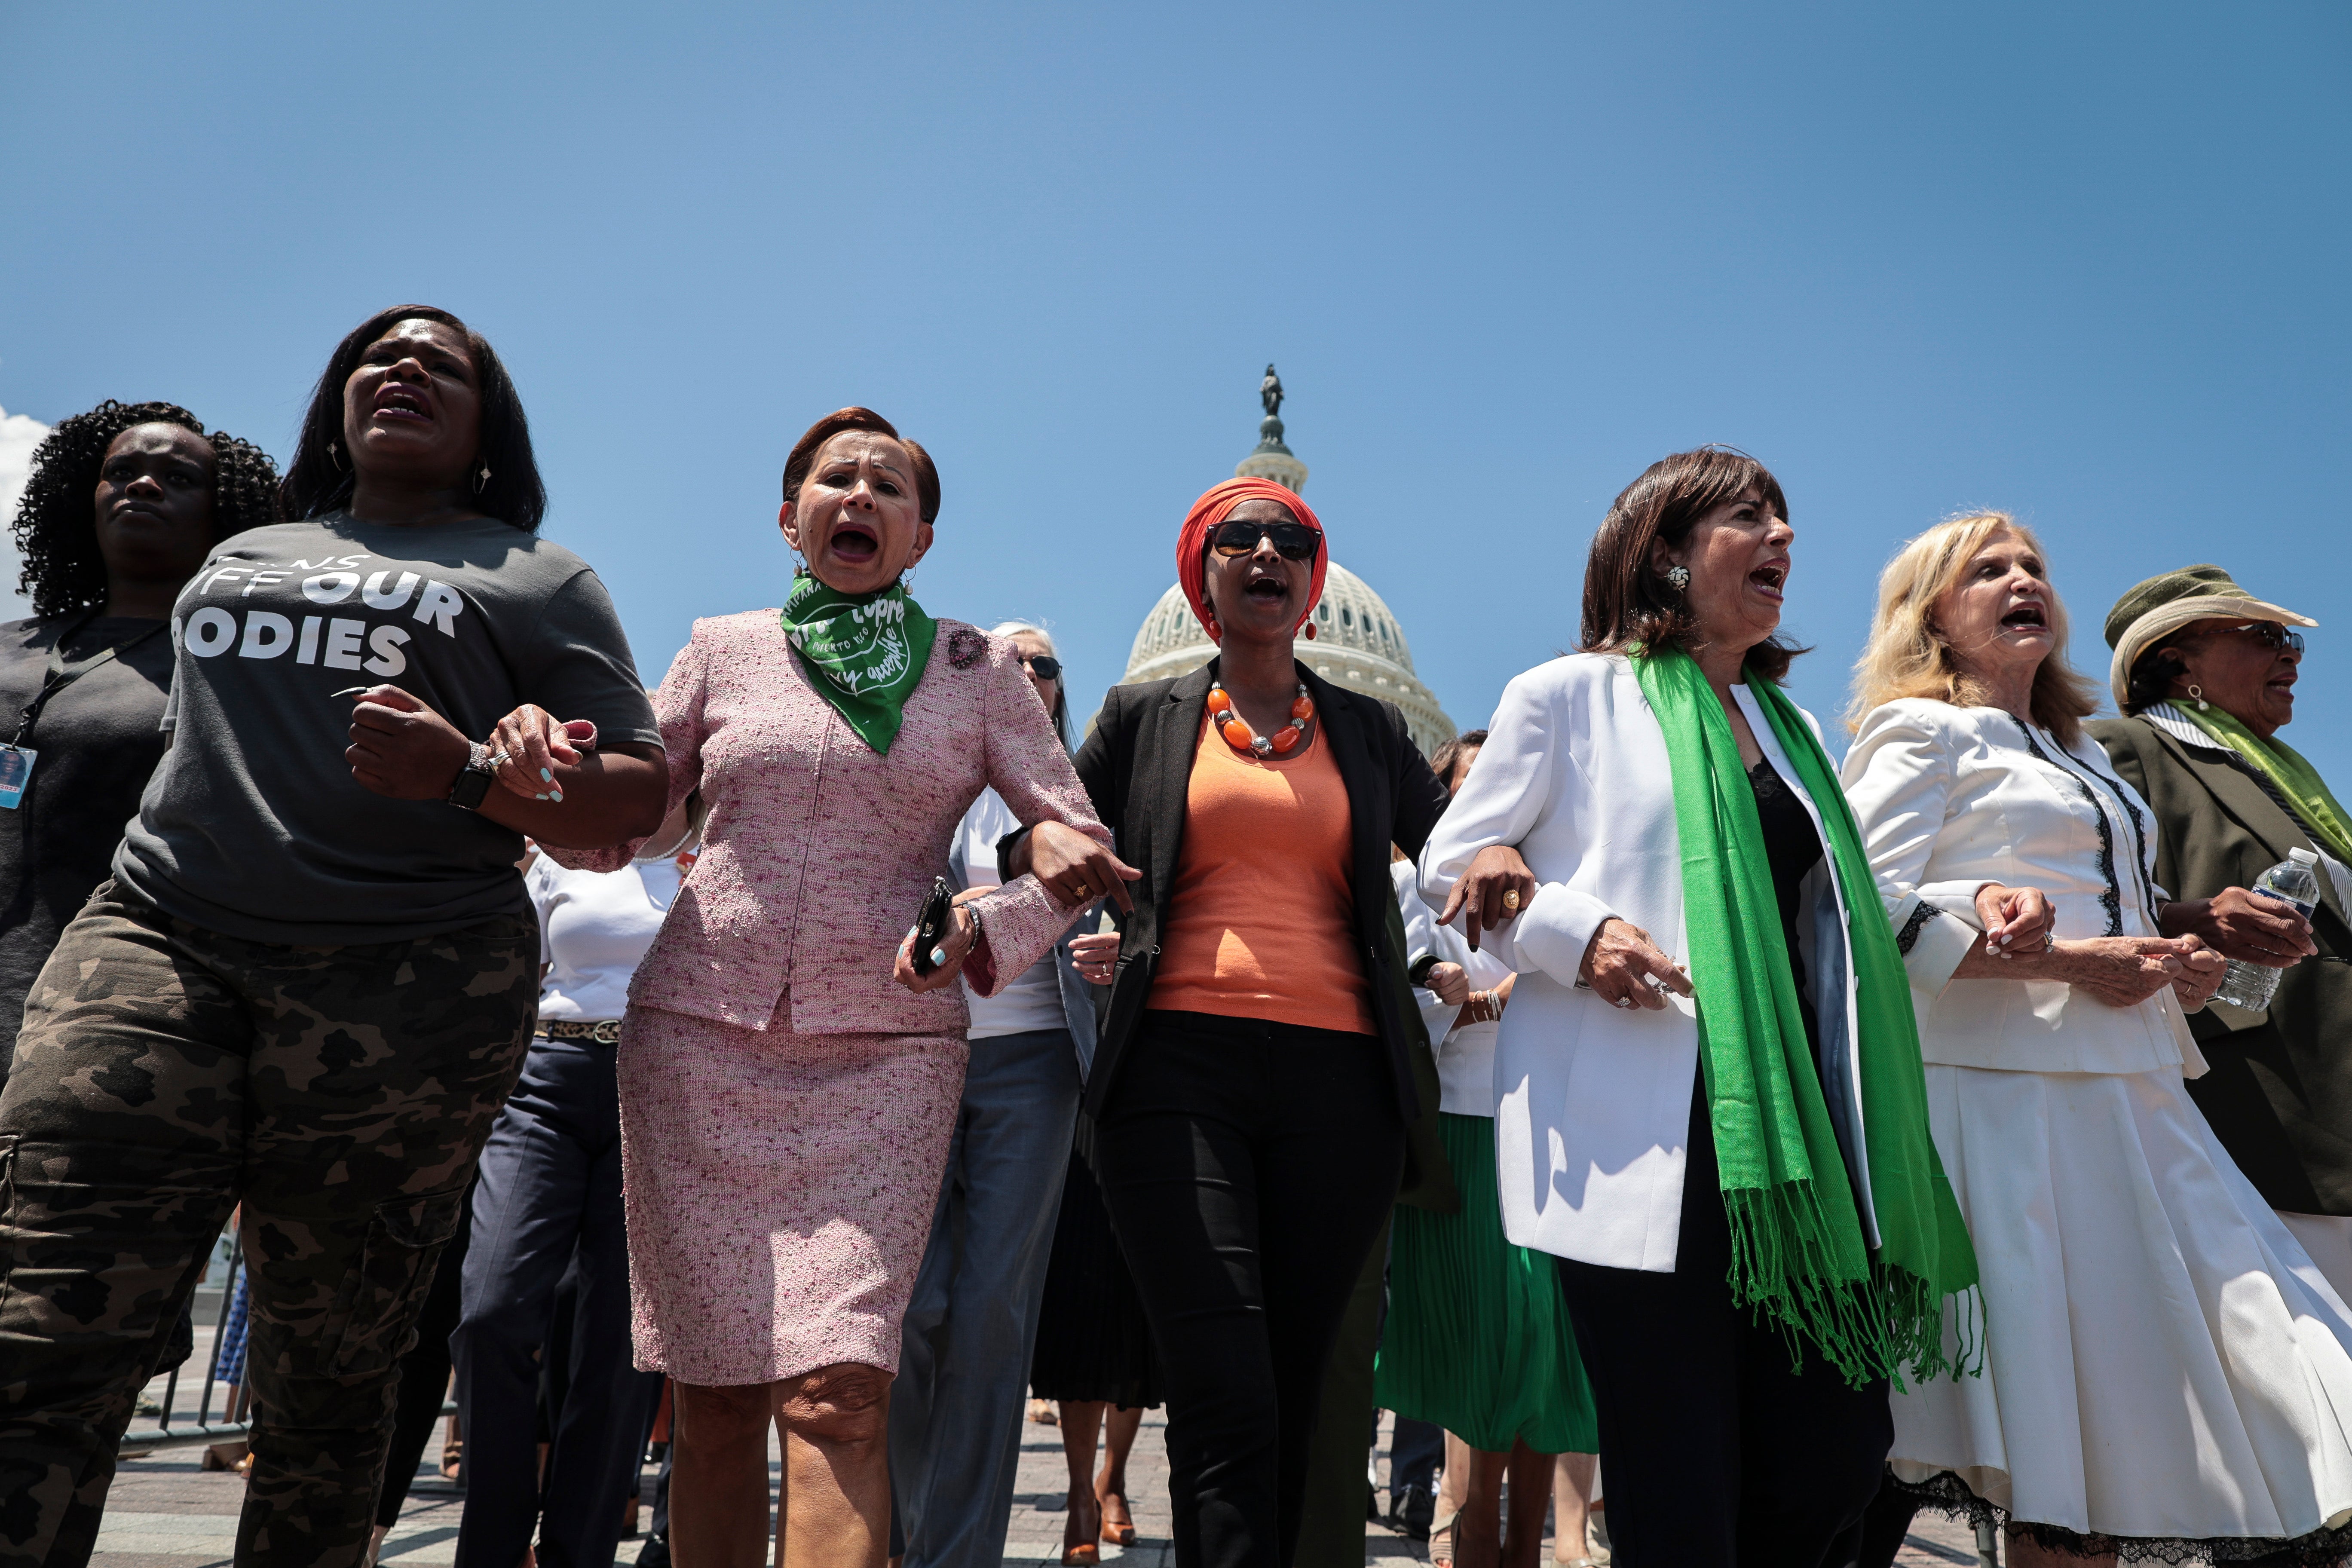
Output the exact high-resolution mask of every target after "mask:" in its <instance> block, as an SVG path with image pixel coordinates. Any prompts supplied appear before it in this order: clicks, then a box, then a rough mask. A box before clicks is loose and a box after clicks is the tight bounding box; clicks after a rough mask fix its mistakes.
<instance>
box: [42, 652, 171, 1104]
mask: <svg viewBox="0 0 2352 1568" xmlns="http://www.w3.org/2000/svg"><path fill="white" fill-rule="evenodd" d="M78 620H82V616H81V613H80V612H76V613H75V614H74V615H70V616H50V617H48V618H47V619H37V620H27V621H10V622H8V623H6V624H5V625H0V741H5V740H6V739H7V738H8V737H9V736H11V735H13V734H15V733H16V723H17V719H18V717H19V716H20V715H21V714H22V713H23V712H24V711H25V709H26V707H27V706H28V705H29V704H30V703H31V702H32V700H34V698H35V697H37V695H39V693H40V690H41V688H42V687H43V686H44V685H46V684H47V680H48V663H49V651H50V649H52V648H53V647H56V646H57V643H58V634H59V633H61V632H66V631H68V629H69V628H72V631H71V635H70V636H69V637H67V638H66V643H65V664H66V668H67V670H68V672H70V671H72V670H73V669H75V668H79V667H81V666H82V665H84V664H85V663H87V662H88V660H89V659H90V658H92V657H94V656H96V655H98V654H100V653H102V652H104V651H105V650H106V649H107V648H110V647H114V648H119V649H121V651H120V652H118V653H117V654H116V656H115V657H114V658H110V659H108V660H107V661H106V662H105V663H103V664H100V665H98V666H96V667H95V668H91V669H90V670H89V673H87V674H85V675H81V676H78V677H76V678H75V679H74V680H73V681H72V682H71V683H70V684H69V685H66V686H63V687H60V688H59V689H58V690H57V692H56V693H55V694H54V695H53V696H52V697H51V698H50V699H49V700H48V702H47V704H45V705H44V706H43V708H42V710H41V714H40V717H39V719H38V720H37V721H36V722H35V723H34V725H33V727H32V729H31V730H30V731H28V732H27V733H26V735H25V737H24V741H23V742H22V743H23V744H24V746H25V747H26V750H28V751H31V752H34V753H36V757H35V761H34V763H33V771H32V773H31V774H30V776H29V777H28V778H27V779H26V785H25V794H24V797H23V799H22V800H21V801H20V802H19V803H18V805H17V806H16V810H14V811H0V1079H5V1077H6V1074H7V1058H8V1053H9V1052H10V1050H12V1049H13V1048H14V1047H15V1045H16V1028H17V1026H18V1024H20V1023H21V1022H22V1021H23V1018H24V1011H25V994H26V992H27V991H29V990H30V989H31V988H32V984H33V978H34V976H35V975H37V974H38V973H40V970H41V965H42V963H44V962H45V961H46V960H47V958H48V956H49V950H50V949H51V948H53V947H55V946H57V943H58V932H60V931H64V930H65V927H66V922H67V921H70V920H71V919H73V917H74V914H75V912H76V911H77V910H79V909H80V908H81V907H82V905H83V904H84V903H86V902H88V901H89V895H90V890H91V889H94V888H96V887H97V886H98V885H99V884H100V882H103V881H105V880H106V879H107V875H108V867H109V865H110V862H111V861H112V860H113V858H114V847H115V846H116V845H117V844H119V843H121V839H122V829H123V826H124V825H125V824H127V823H128V822H129V821H130V820H131V817H132V816H135V815H136V814H137V813H138V810H139V792H140V791H141V790H142V789H144V788H145V787H146V784H147V776H148V775H149V774H150V773H153V772H154V771H155V764H156V763H157V762H158V761H160V760H161V759H162V757H163V730H162V729H161V728H160V726H161V724H162V723H163V700H164V697H165V696H166V694H167V693H168V692H169V691H170V690H171V686H172V639H171V637H169V636H168V635H166V634H165V633H164V631H163V622H161V621H150V620H131V619H128V618H124V617H120V616H108V617H106V618H103V619H98V620H84V621H82V624H81V625H80V626H79V628H75V627H74V623H75V622H76V621H78ZM149 633H152V634H153V635H152V636H146V635H144V634H149ZM126 645H127V646H126Z"/></svg>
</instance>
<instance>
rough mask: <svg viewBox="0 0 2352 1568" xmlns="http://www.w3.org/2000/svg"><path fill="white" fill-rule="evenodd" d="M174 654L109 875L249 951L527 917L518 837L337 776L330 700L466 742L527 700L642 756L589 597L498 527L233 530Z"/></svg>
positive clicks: (635, 703)
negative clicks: (444, 730) (159, 740)
mask: <svg viewBox="0 0 2352 1568" xmlns="http://www.w3.org/2000/svg"><path fill="white" fill-rule="evenodd" d="M172 637H173V641H174V642H175V643H176V644H177V645H178V648H179V655H178V663H177V666H176V670H175V674H174V677H173V687H172V696H171V705H170V709H169V710H168V712H167V713H166V715H165V717H164V725H165V727H166V728H168V729H170V730H171V731H173V738H172V746H171V750H170V751H168V752H165V753H164V755H163V765H162V766H161V767H159V768H157V769H156V770H155V774H154V777H153V778H152V780H151V781H150V782H149V784H148V785H147V793H146V795H144V796H143V797H142V799H141V801H140V804H139V816H138V818H137V819H136V820H135V821H134V822H132V823H131V827H130V831H129V833H128V835H127V836H126V837H124V839H123V842H122V847H121V850H120V851H119V852H118V853H117V855H116V857H115V861H114V871H115V875H116V876H117V877H119V878H121V879H122V881H123V882H124V883H125V884H127V885H128V886H129V888H130V889H131V890H132V891H134V892H135V893H137V894H138V895H139V896H140V897H142V898H144V899H146V900H150V901H151V902H152V903H153V904H154V905H155V906H156V907H157V908H158V909H160V910H163V912H164V913H166V914H170V915H176V916H178V917H179V918H180V919H182V920H185V921H193V922H194V923H195V924H198V925H201V926H204V927H205V928H206V929H208V930H211V931H219V932H222V933H223V934H225V935H228V936H235V937H243V938H246V939H247V940H249V941H254V942H282V943H288V944H293V945H303V946H310V945H319V946H341V945H342V944H345V943H351V942H401V941H405V940H408V939H410V938H413V937H420V936H430V935H433V934H434V933H436V932H438V931H451V930H454V929H456V928H457V927H459V926H465V925H470V924H472V923H474V922H476V921H483V920H488V919H489V918H490V917H491V916H493V915H500V914H510V913H516V912H519V911H520V910H523V909H525V908H527V907H528V905H529V900H528V899H527V898H526V897H525V895H524V891H523V884H522V878H521V877H520V874H518V873H517V872H516V870H515V868H514V862H515V861H516V859H517V858H520V856H521V854H522V836H521V835H520V834H518V833H516V832H514V831H513V830H512V829H510V828H506V827H501V826H499V825H498V824H497V823H495V822H492V821H491V820H490V819H489V818H488V817H487V816H478V815H476V814H475V813H473V812H470V811H467V810H465V809H464V808H463V807H460V806H455V805H449V804H448V803H446V801H438V800H393V799H389V798H387V797H386V796H383V795H377V794H375V793H374V792H373V791H372V790H369V789H368V788H366V787H365V786H364V785H362V784H360V783H359V782H358V781H357V780H355V779H353V778H352V773H351V764H350V763H348V762H346V761H345V760H344V757H343V752H344V749H345V748H346V747H348V746H349V745H350V744H351V735H350V730H351V714H352V702H351V700H350V699H349V698H347V697H337V696H335V695H334V693H335V692H337V691H340V690H343V689H347V688H350V687H354V686H373V685H375V684H377V683H379V682H386V683H389V684H391V685H394V686H397V687H400V688H401V689H404V690H405V691H407V692H409V693H410V694H411V695H413V696H415V698H417V699H418V700H420V701H422V702H423V703H425V706H426V707H428V708H431V709H432V710H434V711H435V712H436V713H438V714H440V715H441V716H442V717H443V718H445V719H446V720H448V721H450V722H451V723H452V724H454V725H456V726H457V728H458V729H459V730H460V731H464V732H465V733H466V734H467V736H469V737H471V738H472V739H474V740H477V741H483V740H488V738H489V736H490V731H491V728H492V727H493V726H494V725H495V724H497V722H498V721H499V719H500V718H502V717H503V716H504V715H505V714H506V713H507V712H508V711H509V710H511V709H513V708H514V707H515V706H516V705H517V704H519V703H522V702H536V703H538V704H539V705H540V706H541V707H542V708H545V709H547V710H550V711H551V712H552V713H554V715H555V716H556V717H557V718H559V719H566V720H569V719H588V720H593V721H594V722H595V725H596V728H597V731H598V743H599V744H600V745H605V746H611V745H617V744H620V743H622V742H632V741H635V742H650V743H652V744H654V745H659V744H660V743H661V732H660V731H659V730H658V729H656V727H655V724H654V716H653V707H652V704H650V703H649V702H648V701H647V700H646V693H645V688H644V687H643V685H642V684H641V683H640V682H639V681H638V679H637V672H636V668H635V664H634V663H633V662H632V661H631V659H630V658H629V645H628V640H627V638H626V637H624V636H623V635H622V632H621V623H620V617H619V616H617V615H615V614H614V609H613V601H612V599H611V598H610V597H609V596H608V595H606V594H605V592H604V584H602V583H600V582H598V581H597V579H596V574H595V573H593V572H592V571H591V570H589V568H588V565H587V563H585V562H583V561H582V560H581V559H580V558H579V557H578V556H577V555H574V554H572V552H570V551H569V550H566V549H564V548H563V547H562V545H560V544H551V543H549V542H547V541H546V540H544V539H541V538H538V537H536V536H535V535H532V534H528V533H524V532H522V531H520V530H518V529H513V528H509V527H508V526H507V525H506V524H505V523H502V522H497V521H489V520H484V521H477V522H465V523H449V524H444V525H441V526H437V527H432V528H387V527H379V526H375V525H372V524H367V523H362V522H358V521H354V520H352V518H350V517H347V516H343V515H341V514H335V515H331V516H327V517H320V518H312V519H310V520H309V521H303V522H289V523H278V524H275V525H273V526H271V527H268V528H257V529H253V530H250V531H247V532H244V533H240V534H238V535H236V537H235V538H232V539H228V540H225V541H223V542H221V543H220V544H219V545H218V546H217V547H215V550H214V551H213V555H212V559H211V560H210V561H208V562H206V563H205V566H204V569H203V570H202V571H200V572H198V573H197V574H195V576H194V577H193V578H191V579H189V582H188V585H187V586H186V587H185V588H184V589H183V590H182V591H181V594H180V598H179V602H178V604H176V605H174V606H173V612H172ZM453 777H454V774H453ZM492 787H494V788H496V787H499V786H497V785H493V786H492Z"/></svg>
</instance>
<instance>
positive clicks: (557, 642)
mask: <svg viewBox="0 0 2352 1568" xmlns="http://www.w3.org/2000/svg"><path fill="white" fill-rule="evenodd" d="M528 646H529V647H530V648H531V649H532V650H533V653H534V658H535V664H534V667H533V668H528V669H524V670H520V671H519V672H518V673H519V674H520V677H521V680H520V685H521V687H522V690H523V694H524V698H525V700H527V701H531V702H536V703H538V704H539V705H540V706H541V708H544V709H546V710H548V711H549V712H551V713H552V714H554V715H555V716H556V718H558V719H560V720H565V721H569V720H573V719H586V720H588V721H591V722H592V723H593V724H594V725H595V726H596V740H597V744H599V745H604V746H609V745H615V744H619V743H621V742H631V741H634V742H641V743H643V744H646V745H651V746H659V745H660V744H661V743H662V737H661V727H660V726H659V725H658V724H656V722H655V721H654V705H653V703H652V701H651V700H649V699H647V697H646V688H645V683H644V682H643V681H641V680H639V679H637V668H636V664H635V660H633V659H632V658H630V657H629V639H628V637H627V636H626V635H625V633H624V632H623V631H622V630H621V617H620V614H619V612H618V611H616V610H614V607H613V596H612V595H610V594H607V593H606V592H605V591H604V584H603V582H601V581H600V580H599V579H598V578H597V576H596V574H595V573H594V572H593V571H589V570H587V569H585V568H583V569H582V570H581V571H579V572H576V573H574V574H572V578H571V580H570V581H568V582H566V583H565V584H563V586H562V587H561V588H558V589H557V590H556V591H555V592H554V593H553V594H552V595H549V597H548V601H547V608H546V610H545V611H544V612H543V613H542V614H541V616H540V618H539V626H538V629H537V631H536V632H535V633H534V634H533V635H532V637H530V639H529V643H528Z"/></svg>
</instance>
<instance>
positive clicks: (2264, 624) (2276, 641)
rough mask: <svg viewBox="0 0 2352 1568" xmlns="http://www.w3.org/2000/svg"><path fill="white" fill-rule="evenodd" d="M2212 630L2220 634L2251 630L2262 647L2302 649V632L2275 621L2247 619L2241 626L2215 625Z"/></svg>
mask: <svg viewBox="0 0 2352 1568" xmlns="http://www.w3.org/2000/svg"><path fill="white" fill-rule="evenodd" d="M2214 631H2215V633H2216V634H2217V635H2222V636H2227V635H2230V634H2232V633H2237V632H2252V633H2253V634H2254V640H2255V641H2256V642H2259V643H2261V644H2262V645H2263V647H2273V648H2291V649H2293V650H2294V652H2296V653H2301V652H2302V651H2303V634H2302V633H2301V632H2294V631H2289V630H2287V628H2286V627H2284V626H2281V625H2279V623H2278V622H2276V621H2248V622H2246V623H2245V624H2244V625H2243V626H2216V627H2215V628H2214Z"/></svg>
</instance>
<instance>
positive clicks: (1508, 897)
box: [1503, 888, 1519, 910]
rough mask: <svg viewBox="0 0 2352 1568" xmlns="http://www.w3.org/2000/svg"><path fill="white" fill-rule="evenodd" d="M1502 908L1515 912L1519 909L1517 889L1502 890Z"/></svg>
mask: <svg viewBox="0 0 2352 1568" xmlns="http://www.w3.org/2000/svg"><path fill="white" fill-rule="evenodd" d="M1503 907H1504V908H1505V909H1507V910H1516V909H1517V908H1518V907H1519V890H1518V889H1517V888H1506V889H1504V890H1503Z"/></svg>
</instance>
